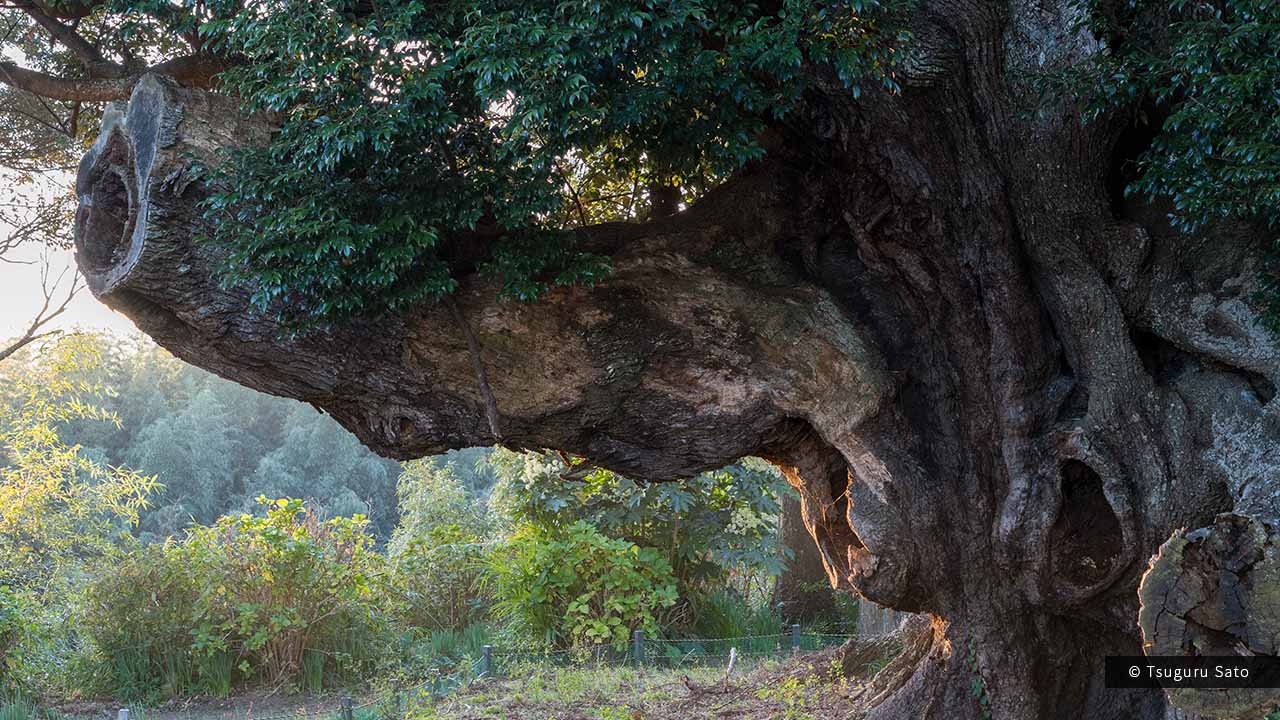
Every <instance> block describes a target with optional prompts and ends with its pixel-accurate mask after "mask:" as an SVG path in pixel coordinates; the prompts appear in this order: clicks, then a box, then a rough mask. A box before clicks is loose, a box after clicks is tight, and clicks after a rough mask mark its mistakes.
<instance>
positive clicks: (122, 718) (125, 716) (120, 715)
mask: <svg viewBox="0 0 1280 720" xmlns="http://www.w3.org/2000/svg"><path fill="white" fill-rule="evenodd" d="M116 720H129V708H120V711H119V712H117V713H116Z"/></svg>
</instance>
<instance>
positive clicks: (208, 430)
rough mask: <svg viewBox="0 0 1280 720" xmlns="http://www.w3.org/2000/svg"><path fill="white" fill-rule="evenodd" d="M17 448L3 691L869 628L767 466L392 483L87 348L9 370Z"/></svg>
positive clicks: (372, 467) (306, 413) (75, 690)
mask: <svg viewBox="0 0 1280 720" xmlns="http://www.w3.org/2000/svg"><path fill="white" fill-rule="evenodd" d="M0 448H2V452H3V461H2V462H3V464H2V465H0V473H3V475H0V561H2V562H0V692H4V693H14V692H17V693H20V694H26V695H40V696H46V697H48V696H56V697H77V696H80V697H92V696H113V697H118V698H125V699H130V700H140V701H145V702H158V701H160V700H163V699H166V698H175V697H183V696H188V695H193V694H213V695H226V694H228V693H230V692H232V691H233V690H234V689H236V688H239V687H270V688H292V689H312V690H314V689H322V688H326V687H335V686H350V685H353V684H357V683H361V682H365V681H368V680H370V679H371V678H374V677H377V678H380V679H382V681H386V679H387V678H395V677H402V678H406V679H411V678H419V677H422V676H424V675H429V674H431V673H439V672H443V671H447V670H449V669H450V668H452V667H455V666H459V665H463V664H465V663H466V662H467V661H468V660H469V659H474V658H475V657H476V656H477V654H478V653H479V650H480V646H481V645H484V644H495V645H499V646H501V647H503V648H508V649H511V650H519V651H522V652H531V653H547V652H569V653H573V652H587V651H592V652H600V651H601V649H604V651H606V652H622V651H624V650H625V648H626V647H627V643H628V642H629V640H630V638H631V634H632V632H633V631H634V630H643V631H644V632H645V634H646V635H647V636H649V637H654V638H691V637H709V638H719V637H729V636H739V635H764V634H771V633H777V632H778V631H779V628H781V626H782V625H783V623H784V622H790V621H793V620H795V621H799V620H804V621H805V622H806V623H807V624H809V625H810V626H811V627H818V628H820V629H821V628H827V627H832V626H836V625H841V624H844V623H848V622H849V621H850V620H852V619H853V618H854V614H853V613H854V610H853V607H852V605H850V604H849V603H848V601H847V600H840V599H838V598H837V597H836V596H835V595H834V594H833V593H831V592H830V591H829V590H826V589H825V588H823V587H822V584H823V582H824V578H822V577H821V576H818V577H814V576H813V568H812V567H810V568H809V569H808V570H807V571H804V572H807V573H808V576H807V577H799V576H798V575H802V574H803V572H802V569H801V568H800V564H799V563H790V562H789V560H790V558H792V557H793V556H794V552H793V551H792V550H788V549H787V548H786V547H784V546H785V545H786V543H785V542H783V540H782V537H783V534H781V533H780V528H779V526H780V523H781V522H782V521H783V519H784V518H783V516H784V514H785V513H784V511H783V508H784V505H787V504H790V505H794V499H792V498H791V497H790V493H791V492H792V491H791V490H790V489H789V488H788V487H787V486H786V484H785V482H784V481H783V480H782V479H781V477H780V476H779V475H778V474H777V472H776V471H775V470H773V468H772V467H771V466H769V465H767V464H766V463H764V462H762V461H759V460H754V459H745V460H744V461H742V462H741V463H740V464H738V465H734V466H731V467H727V468H723V469H721V470H717V471H714V472H708V473H704V474H702V475H699V476H697V477H695V478H691V479H688V480H685V481H680V482H675V483H664V484H658V485H642V484H638V483H636V482H633V481H631V480H629V479H627V478H625V477H621V476H619V475H617V474H614V473H612V472H609V471H606V470H603V469H600V468H596V467H593V466H590V465H588V464H585V463H583V462H582V461H580V460H579V459H576V458H572V457H568V456H564V455H559V454H543V453H520V452H514V451H511V450H506V449H493V448H472V449H469V450H464V451H455V452H451V453H449V454H447V455H443V456H438V457H435V458H428V459H426V460H421V461H414V462H410V463H403V464H402V463H396V462H392V461H389V460H385V459H382V458H379V457H377V456H375V455H373V454H372V453H370V452H369V451H367V450H365V449H364V448H363V447H362V446H361V445H360V444H359V443H358V442H357V441H356V440H355V439H354V438H353V437H352V436H351V435H350V434H348V433H347V432H346V431H344V430H342V429H341V428H340V427H339V426H338V425H337V424H336V423H335V422H333V421H332V420H331V419H329V418H327V417H326V416H324V415H322V414H321V413H318V412H316V411H315V410H313V409H311V408H310V407H307V406H305V405H301V404H299V403H295V402H291V401H287V400H282V399H279V398H273V397H269V396H266V395H262V394H259V393H256V392H253V391H251V390H247V389H245V388H243V387H241V386H238V385H235V384H233V383H230V382H227V381H224V380H221V379H219V378H216V377H214V376H212V375H210V374H208V373H206V372H204V371H201V370H198V369H196V368H194V367H192V366H190V365H186V364H184V363H181V362H179V361H177V360H175V359H174V358H172V357H171V356H169V355H168V354H167V353H165V352H164V351H162V350H160V349H158V348H156V347H155V346H153V345H151V344H150V343H149V342H147V341H144V340H140V339H118V338H115V337H113V336H106V335H87V334H82V335H72V336H69V337H66V338H63V339H62V340H60V341H56V342H51V343H49V344H46V345H43V346H38V345H33V346H31V347H29V348H27V349H25V350H24V351H23V352H21V353H19V354H16V355H14V356H13V357H10V358H8V359H7V360H5V361H4V362H3V363H0ZM791 512H794V510H792V511H791ZM793 529H794V528H793ZM800 537H802V538H806V537H807V534H805V533H803V532H802V533H801V534H800ZM792 542H794V541H792ZM789 566H792V570H791V571H790V572H788V567H789ZM784 576H786V577H787V580H788V581H789V587H792V588H795V587H802V588H803V590H804V591H805V592H807V593H808V596H809V597H808V600H807V601H806V604H805V605H804V606H803V607H801V606H800V605H797V604H794V603H793V604H790V605H789V604H788V602H789V601H788V600H787V599H786V598H784V597H782V595H780V594H779V592H780V591H779V589H780V588H784V587H787V586H788V584H787V583H781V584H780V583H778V579H779V578H780V577H784ZM806 585H807V587H805V586H806ZM693 651H695V652H706V651H708V650H707V649H706V648H698V647H694V648H693Z"/></svg>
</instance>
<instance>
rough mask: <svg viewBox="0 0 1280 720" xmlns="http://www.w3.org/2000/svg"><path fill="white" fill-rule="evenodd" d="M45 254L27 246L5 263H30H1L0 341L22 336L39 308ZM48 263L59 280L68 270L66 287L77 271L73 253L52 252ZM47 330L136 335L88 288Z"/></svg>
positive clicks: (129, 324)
mask: <svg viewBox="0 0 1280 720" xmlns="http://www.w3.org/2000/svg"><path fill="white" fill-rule="evenodd" d="M0 192H4V189H3V188H0ZM8 231H9V228H8V227H4V226H0V234H7V233H8ZM45 252H46V251H45V249H44V248H42V247H39V246H34V245H27V246H23V247H19V248H18V249H17V250H14V251H13V252H11V253H9V254H7V255H6V256H5V260H16V261H22V262H26V263H29V264H25V265H18V264H14V263H9V262H0V340H3V338H9V337H14V336H16V335H21V334H22V333H23V331H25V330H26V329H27V327H28V326H29V325H30V324H31V320H32V318H34V317H35V315H36V312H37V311H38V310H39V309H40V304H41V302H42V301H43V297H42V295H41V293H40V258H41V256H42V254H44V253H45ZM49 260H50V275H51V277H57V275H58V273H60V272H62V271H63V270H64V269H65V270H66V271H67V275H66V277H65V278H64V279H63V284H64V285H66V284H68V283H69V282H70V279H71V273H73V272H75V260H74V259H73V257H72V254H71V252H70V251H66V252H63V251H50V252H49ZM59 297H62V296H61V295H60V296H59ZM59 302H61V300H59ZM48 327H49V328H61V329H64V330H66V329H71V328H77V327H78V328H82V329H85V330H109V331H112V332H116V333H119V334H129V333H133V332H136V330H135V329H134V327H133V323H132V322H130V320H129V319H128V318H126V317H125V316H124V315H121V314H120V313H117V312H113V311H112V310H111V309H110V308H108V307H107V306H106V305H103V304H102V303H100V302H98V301H97V299H95V298H94V297H93V294H92V293H90V292H89V291H88V290H87V289H85V290H81V291H80V293H79V295H77V296H76V298H75V299H74V300H72V301H71V304H70V305H69V306H67V311H66V312H64V313H63V314H62V315H61V316H60V317H58V318H57V319H56V320H54V321H53V322H52V323H51V324H50V325H49V326H48Z"/></svg>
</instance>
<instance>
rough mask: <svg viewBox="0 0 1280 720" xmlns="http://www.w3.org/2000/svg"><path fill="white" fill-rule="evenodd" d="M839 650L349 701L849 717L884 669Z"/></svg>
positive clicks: (394, 710) (511, 712)
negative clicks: (869, 681) (856, 668)
mask: <svg viewBox="0 0 1280 720" xmlns="http://www.w3.org/2000/svg"><path fill="white" fill-rule="evenodd" d="M840 657H841V655H840V654H839V650H838V649H832V650H828V651H823V652H815V653H806V654H804V655H802V656H800V657H798V658H794V659H786V660H776V659H766V660H759V661H747V662H745V663H743V664H739V665H737V666H736V667H735V668H734V670H733V672H732V673H729V674H727V675H726V668H725V667H706V666H704V667H693V668H676V669H668V668H642V669H636V668H632V667H582V666H579V667H550V666H546V665H537V664H527V665H518V666H513V667H511V668H509V669H508V670H507V672H506V673H505V675H504V677H500V678H493V679H488V680H484V679H482V680H477V681H472V682H470V683H468V684H465V685H463V686H462V687H460V688H457V689H456V690H454V691H452V692H450V693H448V694H446V695H444V696H442V697H433V696H432V695H431V693H430V690H429V685H428V686H424V687H422V688H420V689H417V690H415V691H409V692H401V693H389V692H386V691H370V692H366V693H362V694H359V695H357V696H356V697H355V699H354V704H355V706H356V709H355V712H354V720H399V719H401V718H408V719H409V720H479V719H481V718H484V719H500V720H507V719H518V720H660V719H666V718H688V719H690V720H702V719H706V720H711V719H713V718H714V719H716V720H721V719H733V720H766V719H769V720H774V719H779V720H810V719H812V720H817V719H818V718H840V717H847V716H848V715H849V714H850V712H851V710H852V703H851V702H850V697H851V696H852V695H854V694H856V692H857V691H858V689H859V688H860V687H862V682H863V681H864V680H865V679H866V678H867V677H869V676H870V675H871V674H872V673H873V672H874V671H875V670H877V669H878V668H879V667H881V666H882V665H883V663H884V662H886V659H878V660H876V661H873V662H872V663H871V664H870V665H869V666H865V667H864V668H863V669H862V672H860V673H859V674H856V675H854V676H851V677H845V676H844V673H843V672H842V671H841V662H840ZM341 697H342V695H341V693H326V694H318V695H316V694H291V693H288V692H287V691H283V690H281V691H277V692H266V691H260V692H252V693H240V694H237V695H234V696H232V697H229V698H206V699H191V700H185V701H181V702H173V703H170V704H168V705H166V706H163V707H157V708H149V709H134V710H133V711H132V714H131V720H291V719H297V720H304V719H306V718H315V719H316V720H340V718H341V716H340V712H339V708H340V703H341ZM118 708H119V705H118V704H116V703H110V702H92V703H90V702H79V703H68V704H65V705H63V706H61V707H59V708H57V709H58V711H59V714H60V715H61V716H62V717H63V718H65V719H66V720H72V719H75V720H79V719H81V718H83V719H84V720H90V719H93V720H109V719H114V718H115V717H116V712H117V710H118Z"/></svg>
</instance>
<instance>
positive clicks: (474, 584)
mask: <svg viewBox="0 0 1280 720" xmlns="http://www.w3.org/2000/svg"><path fill="white" fill-rule="evenodd" d="M397 540H400V541H401V542H400V543H399V544H398V545H397V546H394V547H393V552H394V554H393V555H392V556H391V562H392V563H393V565H392V577H393V581H392V584H393V585H394V587H395V591H396V592H397V593H398V596H399V598H400V601H401V602H400V606H399V609H400V619H401V620H402V621H403V622H404V623H405V624H407V625H408V626H410V627H417V628H425V629H429V630H442V629H452V628H459V627H463V626H465V625H468V624H470V623H472V622H475V621H477V620H479V619H481V618H482V617H483V615H484V612H485V610H486V607H487V605H488V603H487V599H486V598H485V597H484V594H483V591H482V587H481V585H482V583H481V576H482V574H483V572H484V567H485V554H486V548H485V546H484V544H482V539H481V538H480V537H479V536H478V535H477V534H476V533H475V532H474V531H473V530H471V529H470V528H467V527H464V526H462V525H460V524H458V523H450V524H447V525H436V526H435V527H432V528H430V529H429V530H427V531H426V532H425V533H424V534H423V535H420V536H417V537H412V538H403V537H397Z"/></svg>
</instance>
